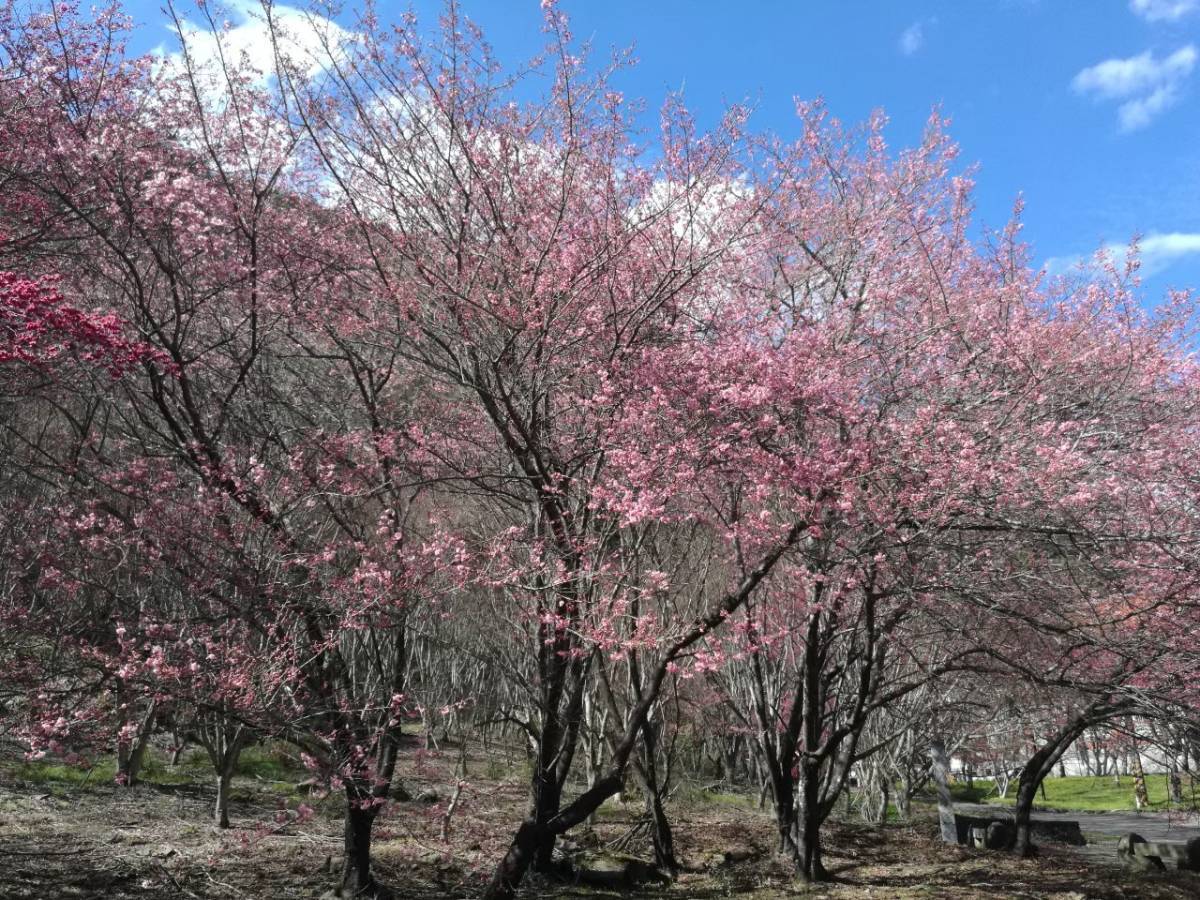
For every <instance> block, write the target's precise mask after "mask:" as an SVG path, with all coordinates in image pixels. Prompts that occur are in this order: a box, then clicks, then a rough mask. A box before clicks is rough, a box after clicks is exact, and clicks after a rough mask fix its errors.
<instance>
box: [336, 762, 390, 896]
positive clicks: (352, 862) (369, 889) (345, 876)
mask: <svg viewBox="0 0 1200 900" xmlns="http://www.w3.org/2000/svg"><path fill="white" fill-rule="evenodd" d="M367 796H369V791H361V790H359V789H357V788H355V787H353V786H351V785H350V783H349V782H347V785H346V822H345V831H344V839H343V846H342V883H341V887H340V889H339V891H338V893H339V895H340V896H341V897H347V898H348V897H364V898H366V897H371V898H381V897H385V896H388V893H387V892H385V891H383V890H382V889H381V888H380V887H379V885H378V884H376V883H375V878H374V876H372V875H371V829H372V827H374V825H375V809H376V808H375V807H374V806H364V805H363V799H362V798H364V797H367Z"/></svg>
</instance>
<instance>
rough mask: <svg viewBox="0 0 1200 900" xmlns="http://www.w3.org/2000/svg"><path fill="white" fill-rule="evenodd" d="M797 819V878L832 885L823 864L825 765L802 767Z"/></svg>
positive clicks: (816, 763) (811, 763)
mask: <svg viewBox="0 0 1200 900" xmlns="http://www.w3.org/2000/svg"><path fill="white" fill-rule="evenodd" d="M797 787H798V788H799V792H798V796H797V803H796V819H795V822H794V823H793V833H794V835H795V847H796V850H795V863H796V875H797V876H798V877H799V878H800V879H801V880H802V881H806V882H810V883H815V882H821V881H828V880H829V873H828V872H827V871H826V870H825V865H824V863H823V862H822V861H821V825H822V824H824V820H825V817H824V816H823V815H822V814H821V806H822V804H821V764H820V762H819V761H809V760H803V761H802V762H801V763H800V779H799V784H798V785H797Z"/></svg>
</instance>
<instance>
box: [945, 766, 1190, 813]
mask: <svg viewBox="0 0 1200 900" xmlns="http://www.w3.org/2000/svg"><path fill="white" fill-rule="evenodd" d="M965 787H966V786H965V785H963V788H965ZM991 787H992V784H991V782H990V781H988V780H986V779H982V778H976V779H975V791H973V792H972V793H973V794H974V795H975V796H976V797H979V800H978V801H976V802H983V803H997V804H1004V805H1009V806H1011V805H1012V804H1013V803H1015V802H1016V793H1017V785H1016V780H1015V779H1014V780H1013V783H1012V785H1011V786H1010V787H1009V789H1008V797H1006V798H1005V799H1003V800H1001V799H1000V798H998V797H997V796H996V795H995V794H994V793H991V795H990V796H987V794H988V793H989V792H990V791H991ZM1045 788H1046V792H1045V796H1044V797H1043V795H1042V792H1041V791H1039V792H1038V796H1037V800H1036V801H1035V804H1036V805H1037V806H1040V807H1042V808H1044V809H1068V810H1086V811H1089V812H1105V811H1108V810H1117V809H1119V810H1134V809H1136V808H1137V807H1136V805H1135V804H1134V802H1133V776H1131V775H1122V776H1121V778H1120V781H1119V782H1118V781H1116V780H1114V779H1113V777H1112V776H1111V775H1105V776H1099V777H1093V776H1088V775H1076V776H1068V777H1066V778H1047V779H1046V781H1045ZM1194 790H1195V798H1196V800H1198V801H1200V781H1198V782H1197V784H1196V785H1195V788H1194ZM963 793H966V791H965V790H964V791H963ZM1146 793H1147V794H1148V795H1149V797H1150V806H1149V807H1148V809H1152V810H1166V809H1171V808H1172V807H1173V806H1175V804H1171V803H1168V802H1167V776H1166V775H1147V776H1146ZM981 795H983V796H981ZM1183 798H1184V803H1183V805H1184V806H1190V805H1191V802H1190V801H1191V800H1192V790H1191V789H1189V787H1188V782H1187V779H1186V778H1184V779H1183ZM959 799H968V798H966V797H961V798H959Z"/></svg>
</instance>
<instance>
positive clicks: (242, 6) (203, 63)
mask: <svg viewBox="0 0 1200 900" xmlns="http://www.w3.org/2000/svg"><path fill="white" fill-rule="evenodd" d="M224 9H225V11H227V12H228V13H229V15H230V16H232V17H233V19H232V21H229V22H227V23H225V24H224V27H223V28H222V30H221V31H220V32H219V33H214V32H213V31H212V29H211V28H209V26H208V25H207V23H205V24H200V25H197V24H196V23H194V22H191V21H189V20H187V19H184V20H182V21H181V23H180V27H179V28H178V29H176V28H175V27H174V26H173V25H172V26H169V27H170V29H171V31H172V32H173V33H175V35H176V37H177V38H178V40H179V41H181V42H182V43H184V44H185V45H186V46H187V50H188V54H189V55H190V57H191V59H192V63H193V64H194V65H196V66H197V67H198V68H200V69H201V70H211V69H214V68H216V67H217V66H218V65H219V63H220V59H221V56H222V54H224V57H225V61H226V62H227V63H228V64H230V65H233V66H236V65H238V64H239V63H240V62H242V61H243V60H244V61H245V62H248V63H249V64H250V65H251V66H252V67H253V68H254V69H256V70H257V71H258V72H259V73H260V81H261V82H265V81H266V80H267V79H268V78H269V77H270V75H271V73H272V72H273V70H274V68H275V48H274V46H273V45H272V41H271V30H270V28H269V27H268V25H267V22H266V19H265V17H264V15H263V9H262V4H261V2H260V0H231V2H229V3H227V4H226V5H225V7H224ZM271 16H272V18H273V19H274V21H275V25H276V29H277V32H278V34H279V37H280V41H279V50H280V53H281V55H282V56H284V57H285V58H286V59H288V60H289V61H290V62H291V63H293V64H294V65H296V66H297V67H298V68H299V71H301V72H302V73H304V74H305V75H307V76H309V77H312V76H314V75H316V74H318V73H319V72H321V71H322V70H323V69H324V68H325V67H326V66H327V65H328V61H329V59H330V54H333V55H335V56H336V55H338V52H339V50H338V48H340V47H342V46H344V45H345V43H347V42H348V41H350V40H351V39H353V37H354V35H353V32H350V31H347V30H345V29H344V28H342V27H341V26H340V25H338V24H337V23H336V22H334V21H333V20H331V19H327V18H324V17H323V16H318V15H315V14H312V13H309V12H307V11H305V10H303V9H298V8H296V7H293V6H283V5H274V6H273V7H272V9H271ZM156 52H157V54H158V55H159V56H161V57H163V60H164V62H165V64H166V65H167V66H168V67H170V68H179V67H181V66H182V64H183V56H182V53H181V52H179V51H177V50H168V49H167V48H166V47H163V46H161V45H160V46H159V48H158V49H157V51H156Z"/></svg>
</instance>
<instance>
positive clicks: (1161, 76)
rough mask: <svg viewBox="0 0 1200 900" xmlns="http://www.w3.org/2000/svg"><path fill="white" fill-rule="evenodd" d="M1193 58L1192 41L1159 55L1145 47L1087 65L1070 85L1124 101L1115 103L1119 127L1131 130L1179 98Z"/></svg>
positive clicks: (1194, 51) (1079, 90)
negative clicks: (1124, 55)
mask: <svg viewBox="0 0 1200 900" xmlns="http://www.w3.org/2000/svg"><path fill="white" fill-rule="evenodd" d="M1198 2H1200V0H1198ZM1196 59H1197V54H1196V48H1195V46H1194V45H1192V44H1188V45H1186V46H1184V47H1180V48H1179V49H1178V50H1176V51H1175V52H1174V53H1172V54H1170V55H1169V56H1164V57H1162V58H1161V59H1158V58H1156V57H1155V56H1154V54H1153V53H1151V52H1150V51H1149V50H1147V51H1145V52H1144V53H1139V54H1138V55H1137V56H1130V57H1128V58H1126V59H1106V60H1105V61H1104V62H1102V63H1097V64H1096V65H1094V66H1089V67H1088V68H1086V69H1084V70H1082V71H1081V72H1079V73H1078V74H1077V75H1076V76H1075V78H1074V79H1073V80H1072V81H1071V86H1072V87H1073V88H1074V89H1075V91H1076V92H1077V93H1080V94H1084V95H1088V96H1091V97H1094V98H1095V99H1097V100H1122V101H1124V102H1122V103H1121V105H1120V106H1119V107H1117V121H1118V122H1119V124H1120V126H1121V130H1122V131H1134V130H1136V129H1138V128H1144V127H1145V126H1146V125H1149V124H1150V122H1151V121H1153V119H1154V118H1155V117H1156V116H1158V115H1159V114H1160V113H1162V112H1163V111H1164V110H1166V109H1169V108H1170V107H1171V106H1173V105H1174V104H1175V103H1176V101H1178V99H1179V93H1180V88H1181V87H1182V85H1183V82H1184V81H1185V80H1186V79H1187V77H1188V76H1189V75H1190V74H1191V72H1192V69H1193V68H1195V66H1196Z"/></svg>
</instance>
